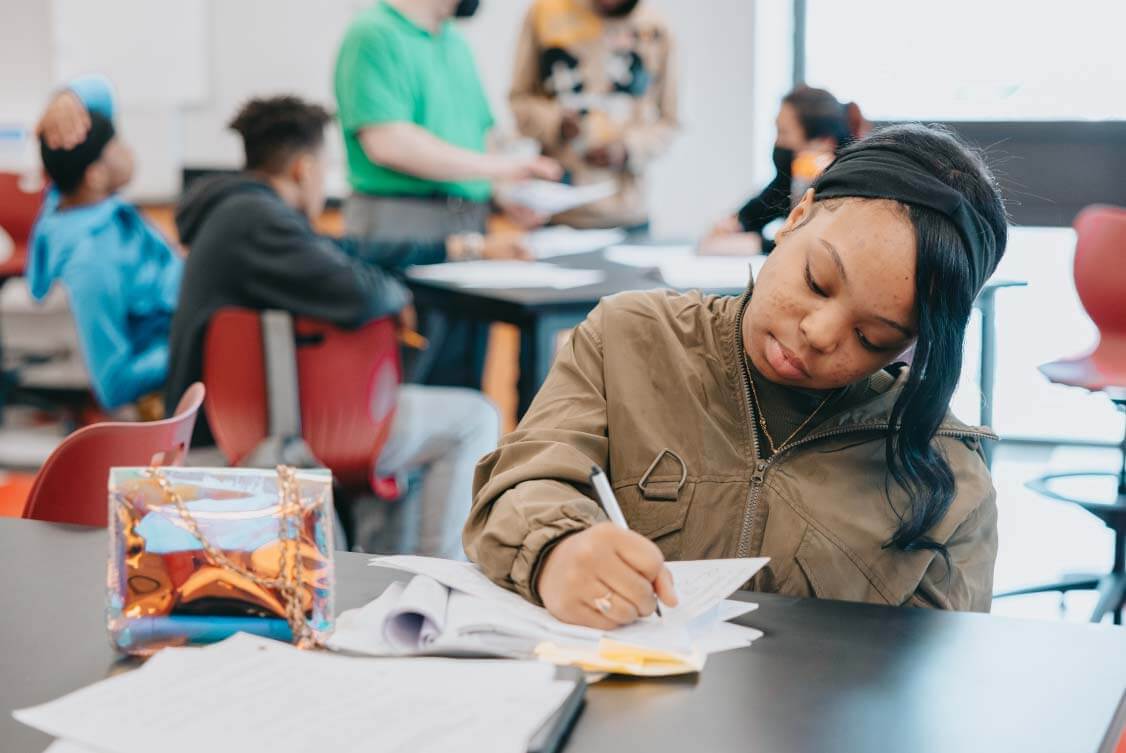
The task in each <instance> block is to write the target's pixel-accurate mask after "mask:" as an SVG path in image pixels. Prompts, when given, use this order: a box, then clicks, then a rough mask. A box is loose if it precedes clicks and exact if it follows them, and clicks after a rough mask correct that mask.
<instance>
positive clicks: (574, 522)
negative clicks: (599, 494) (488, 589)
mask: <svg viewBox="0 0 1126 753" xmlns="http://www.w3.org/2000/svg"><path fill="white" fill-rule="evenodd" d="M563 514H564V516H565V517H562V518H559V519H558V520H556V521H554V522H552V523H550V524H548V525H543V526H538V527H536V528H534V529H533V530H531V531H529V532H528V535H527V536H525V537H524V543H523V544H522V545H521V546H520V551H519V552H517V553H516V559H515V560H514V561H513V563H512V574H511V577H512V583H513V585H514V586H515V587H516V591H517V593H519V594H520V595H521V596H523V597H524V598H525V599H527V600H528V601H530V602H532V603H533V604H535V605H537V606H541V607H542V606H543V600H542V599H540V596H539V593H538V592H537V591H536V587H535V586H536V579H537V578H538V577H539V574H540V568H541V567H543V560H545V559H546V558H547V555H548V553H549V552H550V551H551V550H552V548H553V547H554V546H555V545H556V544H558V543H559V542H560V541H562V540H563V539H565V538H566V537H567V536H570V535H571V534H573V533H579V532H580V531H585V530H586V529H587V528H590V527H591V526H592V525H594V524H595V523H596V522H598V521H596V520H594V519H593V518H589V517H588V516H586V515H583V514H582V513H580V512H579V511H578V510H575V509H573V508H571V507H567V508H566V509H564V511H563Z"/></svg>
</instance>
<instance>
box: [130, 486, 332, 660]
mask: <svg viewBox="0 0 1126 753" xmlns="http://www.w3.org/2000/svg"><path fill="white" fill-rule="evenodd" d="M277 473H278V540H279V544H280V547H281V551H280V553H279V555H278V577H276V578H263V577H261V576H260V575H258V574H256V573H253V572H250V571H249V570H245V569H244V568H242V567H239V566H238V565H236V564H235V563H234V562H232V561H231V560H230V559H229V558H228V557H227V555H225V554H223V552H222V551H221V550H220V549H219V548H218V547H216V546H215V545H214V544H212V543H211V542H210V541H208V540H207V538H206V537H205V536H204V535H203V531H201V530H200V529H199V524H198V523H196V520H195V518H194V517H192V514H191V512H189V511H188V507H187V505H186V504H184V498H183V497H181V496H180V494H179V492H177V491H176V490H175V489H174V488H172V484H171V483H170V482H169V481H168V479H167V478H166V477H165V476H164V474H163V473H161V472H160V470H159V469H158V468H156V467H150V468H148V469H147V470H146V474H147V475H148V477H149V478H151V479H152V480H154V481H156V483H157V484H158V485H159V486H160V490H161V492H163V494H164V498H165V499H166V500H168V501H170V502H172V504H173V505H175V506H176V511H177V512H178V513H179V515H180V520H182V521H183V522H184V525H185V526H187V528H188V531H189V532H190V533H191V534H192V536H195V537H196V539H198V540H199V543H200V545H201V546H202V547H203V550H204V552H205V553H206V554H207V558H208V559H209V560H210V561H211V564H213V565H215V566H217V567H221V568H223V569H224V570H226V571H227V572H231V573H235V574H237V575H240V576H242V577H243V578H246V579H248V580H250V581H251V582H253V583H254V584H256V585H258V586H261V587H262V588H271V589H275V590H277V592H278V593H279V594H281V596H282V599H283V601H284V603H285V612H286V614H285V619H286V622H288V623H289V629H290V631H291V632H292V633H293V643H294V644H295V645H296V646H297V647H298V648H313V647H314V646H316V640H315V639H314V637H313V630H312V628H310V627H309V622H308V620H306V619H305V610H304V608H303V607H302V604H301V588H302V585H303V577H304V566H303V564H302V561H301V559H302V558H301V525H302V521H301V489H300V487H299V485H298V483H297V473H296V472H295V471H294V470H293V468H290V467H289V466H286V465H279V466H278V467H277ZM291 534H292V535H291ZM291 545H292V548H293V556H294V562H293V566H292V568H291V567H290V563H289V550H290V546H291Z"/></svg>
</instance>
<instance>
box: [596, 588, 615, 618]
mask: <svg viewBox="0 0 1126 753" xmlns="http://www.w3.org/2000/svg"><path fill="white" fill-rule="evenodd" d="M613 595H614V592H613V591H607V592H606V595H605V596H601V597H599V598H597V599H595V600H594V606H595V607H596V608H597V609H598V611H599V612H601V613H602V614H603V615H609V614H610V610H611V609H613V608H614V603H613V602H612V601H610V598H611V597H612V596H613Z"/></svg>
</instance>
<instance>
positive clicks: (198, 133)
mask: <svg viewBox="0 0 1126 753" xmlns="http://www.w3.org/2000/svg"><path fill="white" fill-rule="evenodd" d="M73 1H74V0H52V1H51V2H24V1H23V0H0V6H4V7H3V10H4V11H5V12H4V14H3V15H2V16H0V17H3V18H5V24H4V26H3V28H0V64H2V65H3V66H4V67H3V69H2V70H3V73H4V76H3V80H4V81H5V92H4V96H3V99H4V100H5V101H7V100H8V99H9V93H8V88H9V87H8V84H7V82H9V81H13V80H18V81H19V82H20V91H19V92H18V93H17V97H16V98H19V99H24V100H27V101H28V102H29V103H30V107H31V108H35V107H39V106H41V104H42V101H43V98H44V97H45V92H46V91H49V89H50V87H51V86H52V85H53V84H54V83H55V70H54V69H57V68H58V65H57V62H53V61H56V60H57V59H58V58H59V50H52V49H51V44H52V34H51V24H50V23H49V12H48V8H49V7H53V8H54V10H55V11H56V12H58V11H59V10H60V9H64V8H65V7H66V5H67V3H68V2H73ZM145 1H146V2H150V3H169V4H171V5H172V6H174V5H177V4H178V3H177V2H176V0H145ZM189 1H190V2H191V3H193V4H194V3H199V4H201V6H202V9H203V10H202V11H201V13H202V19H203V24H204V28H203V30H202V34H201V36H202V40H203V41H202V42H201V44H203V45H204V46H205V47H206V49H205V50H203V51H202V54H192V55H191V57H193V58H195V59H198V60H201V61H202V62H201V63H200V65H202V66H203V67H204V70H203V71H202V79H203V83H202V86H201V87H200V88H201V89H202V96H195V95H198V94H199V92H193V96H190V97H186V98H185V100H184V103H182V104H180V105H178V106H173V105H166V106H164V107H163V108H162V107H160V106H159V105H154V104H152V101H151V100H152V98H151V97H150V98H142V99H143V101H144V102H145V107H143V108H141V107H138V106H132V107H129V106H123V108H122V121H123V123H122V131H123V132H124V133H125V134H126V136H127V137H128V138H129V139H130V141H131V142H132V143H133V145H134V147H135V148H136V150H137V153H138V155H137V156H138V163H139V165H141V167H142V171H141V172H142V175H141V176H139V177H143V178H145V179H144V180H140V181H139V183H140V185H139V186H138V187H137V190H135V191H134V192H133V195H134V197H135V198H139V199H147V200H154V201H160V200H167V199H169V198H171V197H172V196H173V195H174V194H175V193H176V191H177V190H178V188H179V181H178V172H179V167H180V166H182V165H188V166H215V167H233V166H236V165H238V163H239V159H240V150H239V145H238V142H237V140H236V139H235V137H234V136H233V135H232V134H231V133H229V132H228V131H227V130H226V122H227V121H228V120H229V119H230V117H231V115H232V114H233V113H234V111H235V110H236V109H237V107H238V105H239V104H240V103H241V102H242V101H243V100H245V99H247V98H249V97H251V96H254V95H260V94H274V93H280V92H294V93H297V94H300V95H302V96H305V97H307V98H310V99H312V100H315V101H318V102H321V103H323V104H326V105H328V106H332V104H333V101H332V100H333V97H332V68H333V61H334V58H335V53H336V47H337V45H338V43H339V40H340V38H341V36H342V34H343V32H344V29H345V27H346V26H347V24H348V21H349V19H350V18H351V17H352V15H353V14H354V13H355V12H356V11H358V10H360V9H362V8H364V7H367V6H368V5H369V3H370V2H372V0H320V2H318V3H316V4H313V3H309V2H308V1H307V0H224V1H222V2H220V0H189ZM775 1H776V0H775ZM133 2H138V0H99V3H100V4H102V3H114V4H119V5H120V4H122V3H124V4H129V3H133ZM646 2H650V3H653V4H655V5H656V6H658V7H659V8H660V10H661V11H662V12H663V13H664V14H665V17H666V18H667V20H668V21H669V24H670V26H671V28H672V31H673V33H674V35H675V37H676V42H677V46H678V51H679V61H680V83H681V92H682V97H681V120H682V122H683V132H682V133H681V135H680V137H679V138H678V139H677V141H676V142H675V144H674V146H673V148H672V150H671V151H670V153H669V154H668V155H666V156H665V157H664V158H663V159H661V160H660V161H659V162H658V163H656V164H655V165H654V168H653V181H652V183H653V186H654V188H653V192H652V207H653V218H654V230H655V231H656V232H657V233H659V234H663V235H667V236H679V237H688V236H691V235H694V234H695V233H697V232H699V231H701V230H703V229H704V228H705V227H706V226H707V224H708V223H709V222H710V221H711V220H712V219H714V218H715V217H716V216H718V215H719V214H720V213H722V212H724V211H727V210H730V209H731V208H733V207H734V206H736V205H737V203H738V202H739V200H740V199H741V198H743V196H744V195H746V194H747V193H748V191H749V190H750V189H751V188H752V187H753V186H754V184H755V181H754V180H753V179H752V178H751V169H752V165H753V164H754V163H755V158H756V156H761V155H758V154H757V153H756V148H755V139H754V129H755V125H754V121H755V107H754V97H753V82H754V78H753V75H752V73H753V67H754V61H755V56H754V44H753V43H752V41H753V37H754V28H753V16H754V9H755V0H708V2H707V3H706V12H704V11H703V8H702V6H701V4H700V3H689V2H685V1H684V0H646ZM529 3H530V0H484V1H483V2H482V4H481V10H480V12H479V13H478V15H477V16H476V17H475V18H473V19H472V20H470V21H468V22H466V23H464V24H463V29H464V32H465V34H466V35H467V37H468V38H469V40H470V44H471V45H472V46H473V48H474V52H475V54H476V56H477V61H478V66H479V68H480V71H481V76H482V79H483V81H484V84H485V88H486V91H487V93H488V95H489V98H490V101H491V102H492V105H493V109H494V112H495V114H496V116H497V120H498V125H499V128H500V129H501V130H506V129H507V130H510V129H511V117H510V115H509V113H508V107H507V102H506V95H507V89H508V84H509V81H510V78H511V69H512V55H513V51H514V46H515V37H516V33H517V31H518V29H519V26H520V22H521V21H522V19H523V15H524V12H525V10H526V9H527V6H528V5H529ZM786 5H788V3H786ZM7 6H13V8H15V9H19V11H18V12H12V13H8V12H7V11H8V8H7ZM103 7H104V5H103ZM106 16H107V18H108V19H110V20H113V23H114V24H117V23H119V19H117V18H116V14H115V13H107V14H106ZM143 16H144V18H152V17H153V16H159V14H154V13H145V14H143ZM13 18H14V19H15V20H14V22H12V23H8V22H9V21H11V20H12V19H13ZM150 23H153V25H156V24H155V22H152V21H150ZM55 26H58V24H57V23H56V24H55ZM145 31H146V30H140V29H132V30H131V34H132V35H136V34H138V33H144V32H145ZM103 33H112V26H107V29H106V30H103ZM167 37H168V35H167V34H166V30H164V29H158V28H154V29H152V30H151V31H150V32H149V38H150V39H151V40H152V44H154V45H161V44H169V42H168V41H167ZM44 50H49V51H50V52H49V53H48V54H47V55H44V54H43V51H44ZM159 52H161V53H162V54H156V51H154V55H153V57H154V59H157V60H160V59H164V56H166V55H167V51H166V50H165V49H161V50H160V51H159ZM88 57H89V56H88ZM67 59H68V60H69V61H70V62H69V63H68V66H67V67H68V68H69V67H72V66H73V65H80V66H81V65H83V64H87V65H86V67H91V66H96V61H95V60H91V59H80V60H78V61H77V62H74V60H73V55H72V56H69V57H68V58H67ZM28 60H30V61H33V63H31V64H28V63H25V62H18V61H28ZM138 62H139V63H141V64H143V63H144V61H138ZM12 65H21V66H23V68H31V69H34V70H32V71H27V70H23V68H14V67H10V66H12ZM21 73H22V75H21ZM123 94H124V93H123ZM137 97H138V93H136V92H132V93H131V94H130V97H129V98H130V99H136V98H137ZM126 104H128V103H126ZM24 109H28V108H27V107H25V108H24ZM330 141H331V148H332V149H333V158H334V161H335V163H336V165H337V167H338V168H339V166H340V162H341V145H340V140H339V138H334V139H331V140H330ZM767 154H768V153H767ZM146 166H147V167H146ZM331 182H332V185H331V188H332V189H333V190H334V192H338V191H342V190H343V176H342V173H341V171H340V170H339V169H338V170H337V171H336V172H335V174H334V175H333V176H332V178H331Z"/></svg>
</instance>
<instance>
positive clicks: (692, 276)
mask: <svg viewBox="0 0 1126 753" xmlns="http://www.w3.org/2000/svg"><path fill="white" fill-rule="evenodd" d="M766 258H767V257H765V256H761V255H760V256H743V257H740V256H682V257H675V258H672V259H668V260H665V261H662V262H661V263H660V264H659V265H658V267H657V268H658V269H659V270H660V273H661V279H662V280H664V281H665V284H666V285H668V286H669V287H672V288H677V289H678V290H743V289H744V288H746V287H747V283H749V282H750V280H751V277H752V276H755V277H757V276H758V273H759V271H760V270H761V269H762V265H763V264H765V263H766Z"/></svg>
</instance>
